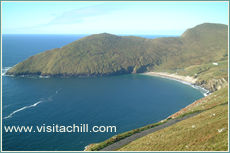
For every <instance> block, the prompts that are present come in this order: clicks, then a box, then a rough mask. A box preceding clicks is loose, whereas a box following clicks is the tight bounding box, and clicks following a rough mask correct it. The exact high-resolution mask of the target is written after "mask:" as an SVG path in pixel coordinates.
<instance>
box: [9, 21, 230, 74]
mask: <svg viewBox="0 0 230 153" xmlns="http://www.w3.org/2000/svg"><path fill="white" fill-rule="evenodd" d="M227 30H228V28H227V25H222V24H211V23H205V24H201V25H198V26H196V27H194V28H192V29H189V30H187V31H185V32H184V34H183V35H182V36H181V37H169V38H157V39H145V38H141V37H134V36H123V37H121V36H116V35H111V34H107V33H102V34H95V35H91V36H88V37H84V38H82V39H80V40H77V41H75V42H73V43H70V44H68V45H66V46H63V47H62V48H57V49H53V50H49V51H46V52H42V53H40V54H37V55H35V56H32V57H30V58H28V59H27V60H25V61H23V62H21V63H19V64H17V65H15V66H14V67H13V68H11V69H10V70H9V71H8V72H7V74H8V75H52V76H95V75H96V76H98V75H99V76H100V75H114V74H124V73H140V72H145V71H150V70H158V71H160V70H174V71H176V70H180V69H183V68H185V67H188V66H190V65H199V64H204V63H210V62H215V61H219V60H221V59H224V58H226V57H227V37H228V36H227Z"/></svg>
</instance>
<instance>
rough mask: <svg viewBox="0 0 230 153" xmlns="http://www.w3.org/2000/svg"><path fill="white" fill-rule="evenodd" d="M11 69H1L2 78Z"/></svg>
mask: <svg viewBox="0 0 230 153" xmlns="http://www.w3.org/2000/svg"><path fill="white" fill-rule="evenodd" d="M10 68H11V67H4V68H2V76H4V75H6V72H7V71H8V70H9V69H10Z"/></svg>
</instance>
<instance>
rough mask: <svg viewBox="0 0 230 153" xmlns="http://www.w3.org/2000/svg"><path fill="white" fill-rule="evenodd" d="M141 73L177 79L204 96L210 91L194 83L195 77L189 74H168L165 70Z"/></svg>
mask: <svg viewBox="0 0 230 153" xmlns="http://www.w3.org/2000/svg"><path fill="white" fill-rule="evenodd" d="M142 75H147V76H155V77H161V78H165V79H170V80H174V81H178V82H180V83H183V84H186V85H189V86H191V87H192V88H195V89H197V90H199V91H200V92H201V93H202V94H203V95H204V97H206V96H208V95H209V94H210V93H211V92H210V91H209V90H207V89H205V88H203V87H201V86H198V85H196V81H197V79H195V78H193V77H190V76H182V75H177V74H170V73H167V72H145V73H142Z"/></svg>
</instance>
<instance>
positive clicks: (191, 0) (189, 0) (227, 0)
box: [0, 0, 229, 152]
mask: <svg viewBox="0 0 230 153" xmlns="http://www.w3.org/2000/svg"><path fill="white" fill-rule="evenodd" d="M3 2H4V3H11V2H18V3H21V2H35V3H36V2H60V3H63V2H85V3H87V2H105V3H106V2H114V3H115V2H120V3H122V2H153V3H154V2H172V3H173V2H207V3H211V2H227V3H228V78H229V0H219V1H196V0H188V1H163V0H162V1H154V0H153V1H141V0H139V1H93V0H90V1H4V0H3V1H1V150H0V152H92V151H3V150H2V4H3ZM228 101H229V79H228ZM228 120H229V103H228ZM98 152H229V121H228V151H98Z"/></svg>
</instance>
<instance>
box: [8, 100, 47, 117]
mask: <svg viewBox="0 0 230 153" xmlns="http://www.w3.org/2000/svg"><path fill="white" fill-rule="evenodd" d="M42 102H44V101H42V100H40V101H38V102H36V103H34V104H33V105H29V106H24V107H22V108H19V109H17V110H15V111H13V112H12V113H10V115H8V116H6V117H4V118H3V119H8V118H11V117H12V116H13V115H14V114H16V113H18V112H20V111H23V110H25V109H28V108H31V107H36V106H37V105H38V104H40V103H42Z"/></svg>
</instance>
